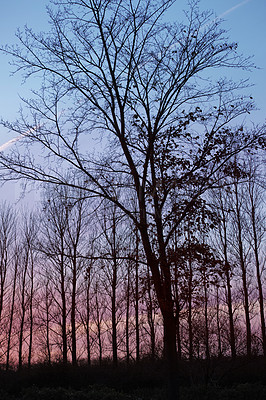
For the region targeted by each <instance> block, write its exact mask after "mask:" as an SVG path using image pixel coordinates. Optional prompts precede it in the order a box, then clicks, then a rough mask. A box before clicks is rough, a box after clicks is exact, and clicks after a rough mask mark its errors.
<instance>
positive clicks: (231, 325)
mask: <svg viewBox="0 0 266 400" xmlns="http://www.w3.org/2000/svg"><path fill="white" fill-rule="evenodd" d="M220 202H221V212H222V235H221V236H222V242H223V254H224V271H225V277H226V302H227V307H228V316H229V329H230V348H231V357H232V359H235V358H236V340H235V327H234V315H233V305H232V291H231V278H230V265H229V262H228V255H227V249H228V240H227V225H226V215H225V210H224V206H223V202H222V199H221V198H220Z"/></svg>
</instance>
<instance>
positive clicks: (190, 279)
mask: <svg viewBox="0 0 266 400" xmlns="http://www.w3.org/2000/svg"><path fill="white" fill-rule="evenodd" d="M188 340H189V360H190V361H191V360H192V359H193V352H194V350H193V329H192V262H191V258H189V277H188Z"/></svg>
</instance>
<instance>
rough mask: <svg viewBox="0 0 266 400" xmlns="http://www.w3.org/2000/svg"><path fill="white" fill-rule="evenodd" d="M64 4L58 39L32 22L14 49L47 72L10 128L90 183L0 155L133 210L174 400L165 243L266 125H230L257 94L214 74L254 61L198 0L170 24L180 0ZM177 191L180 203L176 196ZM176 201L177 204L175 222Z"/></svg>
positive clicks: (23, 62)
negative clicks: (92, 147) (100, 150)
mask: <svg viewBox="0 0 266 400" xmlns="http://www.w3.org/2000/svg"><path fill="white" fill-rule="evenodd" d="M55 4H56V8H55V10H54V11H53V9H50V11H49V16H50V20H51V23H52V26H53V28H52V30H51V33H50V34H49V35H45V34H39V35H38V34H37V35H36V34H34V33H33V32H32V31H31V30H30V29H26V31H25V33H24V34H22V33H21V34H20V33H19V34H18V39H19V41H20V43H21V47H20V48H12V47H11V48H10V47H7V48H5V49H4V51H5V52H6V53H8V54H10V55H12V56H13V57H14V59H15V61H14V63H15V65H16V67H17V69H18V70H20V71H22V70H24V71H25V77H26V78H29V77H31V76H32V75H34V74H36V73H37V74H38V75H40V73H43V76H44V81H43V86H42V90H40V91H39V92H38V93H37V94H36V97H35V99H33V100H26V104H27V105H28V106H29V111H30V113H31V115H32V121H26V119H25V118H24V117H23V116H21V119H20V121H19V122H18V123H17V124H9V123H4V125H5V126H6V127H9V128H11V129H12V130H13V131H15V132H18V133H19V134H21V135H22V136H21V137H23V140H22V142H21V143H23V146H26V145H27V144H28V145H29V146H30V148H31V149H32V148H33V147H34V146H33V144H34V143H35V144H37V147H38V148H39V149H42V150H43V155H44V157H45V156H47V155H48V156H51V157H55V158H56V160H57V162H58V163H60V164H61V167H64V166H67V165H68V166H69V167H71V168H72V171H73V175H78V176H79V178H81V179H82V180H83V182H84V184H82V185H81V184H77V183H76V182H75V181H73V180H71V179H65V178H64V177H62V174H61V172H60V169H56V168H55V167H54V166H51V167H49V165H50V164H49V163H47V162H46V160H44V163H43V160H42V156H40V158H39V160H36V159H34V158H33V157H31V154H32V152H31V150H29V152H26V153H24V154H23V150H22V151H21V152H19V153H17V152H16V148H15V147H13V148H12V150H11V151H10V152H9V153H3V152H2V153H1V154H0V163H1V167H2V168H1V171H2V176H3V177H4V178H6V179H12V178H21V177H24V178H27V179H32V180H35V181H49V182H52V183H60V184H63V185H72V186H80V185H81V186H82V188H85V189H86V190H87V191H88V193H89V194H90V195H93V196H100V197H101V198H105V199H106V200H108V201H110V202H112V203H114V204H115V205H116V206H117V207H119V208H120V209H121V210H122V211H123V212H124V213H125V214H126V215H127V216H128V217H129V218H131V220H132V221H133V222H134V224H135V225H136V226H137V228H138V230H139V234H140V237H141V241H142V245H143V248H144V251H145V255H146V259H147V263H148V265H149V268H150V269H151V273H152V278H153V283H154V285H155V290H156V294H157V299H158V303H159V306H160V309H161V312H162V315H163V320H164V333H165V343H166V352H165V354H166V359H167V360H168V361H167V362H168V372H169V374H168V378H169V398H175V399H176V398H177V396H178V395H177V386H176V381H177V380H176V335H175V329H176V324H175V315H174V309H173V298H172V287H171V273H170V268H169V265H170V263H169V260H168V257H167V247H168V244H169V241H170V239H171V237H172V235H173V233H174V232H175V230H176V226H178V225H179V224H180V223H181V221H182V220H183V219H184V218H185V216H186V215H187V213H188V212H192V211H193V207H194V205H195V201H196V200H197V198H198V197H199V196H201V195H202V194H203V193H204V192H205V191H206V190H207V189H208V188H209V187H210V186H211V185H213V184H214V179H213V176H214V173H215V172H216V171H217V170H219V169H221V167H222V166H223V164H224V162H225V161H226V160H227V159H229V158H230V157H231V156H232V154H235V153H237V152H239V151H240V150H241V149H242V148H245V147H247V146H248V145H249V144H250V143H251V142H253V141H255V140H257V138H258V136H261V135H262V134H263V133H264V130H263V129H264V128H261V129H258V128H257V129H256V130H254V132H253V133H251V134H250V131H249V135H246V134H245V133H244V130H243V128H242V127H236V128H234V129H229V128H228V124H229V123H231V122H232V120H233V119H234V118H235V117H239V116H240V115H241V114H243V113H244V112H246V111H249V110H250V109H252V102H251V101H250V100H249V99H248V100H246V99H245V98H244V96H243V95H238V90H239V89H241V88H244V87H246V82H243V81H242V82H237V83H233V82H232V81H231V80H226V79H220V80H218V81H217V82H213V81H212V80H211V79H206V76H207V75H206V73H207V74H208V76H210V74H211V72H210V69H211V68H216V69H217V68H218V67H219V68H225V67H233V68H234V67H236V68H243V69H248V68H249V67H250V66H251V64H250V62H249V60H247V59H244V58H243V57H240V56H238V54H237V52H236V50H237V44H236V43H232V42H229V41H228V38H227V37H226V34H225V32H224V31H223V30H222V29H221V28H220V22H219V21H218V20H217V18H213V15H212V14H211V13H208V12H200V10H199V7H198V4H197V1H192V2H191V3H190V9H189V11H188V12H187V13H186V18H187V20H186V22H185V23H180V24H172V25H170V24H163V23H162V22H161V17H162V16H163V15H164V14H165V12H166V11H167V10H168V9H169V7H170V6H171V5H172V4H173V1H172V0H163V1H160V2H159V3H157V2H155V1H150V0H144V1H141V2H140V1H136V2H135V1H132V0H126V1H125V2H124V1H123V2H116V1H109V0H86V1H84V0H77V1H73V0H66V1H58V2H55ZM201 78H204V79H201ZM70 94H71V95H72V99H73V101H72V103H71V104H70V107H69V109H67V104H69V100H68V96H69V95H70ZM62 108H64V112H62V111H61V110H62ZM187 128H189V129H187ZM199 132H200V133H199ZM88 133H89V134H90V135H91V137H95V138H99V136H100V135H102V137H103V143H104V145H105V148H106V146H107V145H108V144H109V148H108V152H105V154H101V155H100V156H99V157H98V158H97V157H96V154H97V152H94V154H93V152H92V153H90V154H89V153H88V152H87V151H86V149H85V150H84V147H83V143H86V142H87V140H86V138H87V135H88ZM18 143H19V142H18ZM233 144H235V146H233ZM32 146H33V147H32ZM102 147H104V146H102ZM87 148H89V145H88V146H87ZM17 150H18V151H19V148H18V149H17ZM39 154H40V153H39ZM57 166H58V164H57ZM6 170H8V175H7V174H6V175H5V171H6ZM121 188H122V190H121ZM174 194H176V196H175V198H176V202H175V204H173V203H172V202H171V201H170V199H171V198H173V195H174ZM130 199H134V200H132V201H131V200H130ZM135 201H137V210H136V205H135ZM173 208H174V209H175V210H178V212H175V213H174V215H175V216H176V217H175V218H174V219H172V218H171V215H173ZM154 232H155V233H156V235H154Z"/></svg>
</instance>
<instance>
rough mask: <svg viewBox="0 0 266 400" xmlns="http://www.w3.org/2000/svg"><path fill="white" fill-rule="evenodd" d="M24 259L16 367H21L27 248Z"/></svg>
mask: <svg viewBox="0 0 266 400" xmlns="http://www.w3.org/2000/svg"><path fill="white" fill-rule="evenodd" d="M26 251H27V254H26V260H25V263H24V269H23V273H22V287H21V320H20V330H19V347H18V367H19V369H21V368H22V350H23V336H24V321H25V314H26V301H25V291H26V275H27V269H28V257H29V254H28V249H26Z"/></svg>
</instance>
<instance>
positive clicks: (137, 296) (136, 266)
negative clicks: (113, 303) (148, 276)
mask: <svg viewBox="0 0 266 400" xmlns="http://www.w3.org/2000/svg"><path fill="white" fill-rule="evenodd" d="M138 260H139V237H138V232H137V231H136V263H135V324H136V362H139V359H140V336H139V261H138Z"/></svg>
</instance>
